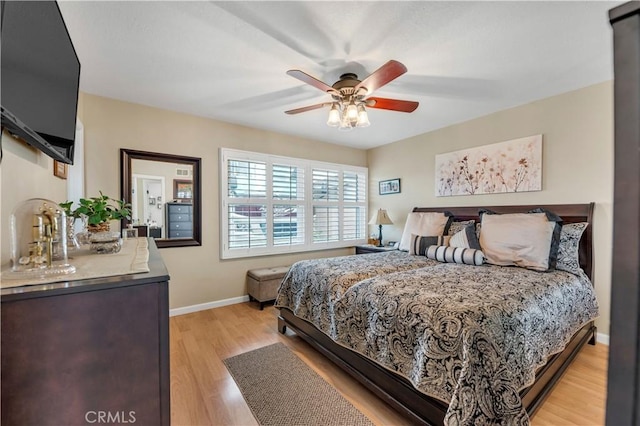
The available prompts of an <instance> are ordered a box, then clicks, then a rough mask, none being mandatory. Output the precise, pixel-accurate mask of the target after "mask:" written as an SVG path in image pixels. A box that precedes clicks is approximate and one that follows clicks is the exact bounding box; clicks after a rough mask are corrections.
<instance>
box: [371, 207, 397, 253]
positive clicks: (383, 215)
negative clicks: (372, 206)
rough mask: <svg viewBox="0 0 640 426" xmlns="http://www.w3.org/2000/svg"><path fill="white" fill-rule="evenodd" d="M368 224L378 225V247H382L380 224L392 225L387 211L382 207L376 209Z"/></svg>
mask: <svg viewBox="0 0 640 426" xmlns="http://www.w3.org/2000/svg"><path fill="white" fill-rule="evenodd" d="M369 225H378V231H379V234H378V247H382V225H393V222H392V221H391V218H389V215H388V214H387V211H386V210H384V209H378V211H377V212H376V213H374V215H373V217H372V218H371V221H370V222H369Z"/></svg>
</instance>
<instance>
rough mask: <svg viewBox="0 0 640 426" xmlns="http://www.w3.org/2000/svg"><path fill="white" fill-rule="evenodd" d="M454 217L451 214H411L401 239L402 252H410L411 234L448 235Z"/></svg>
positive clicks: (408, 216)
mask: <svg viewBox="0 0 640 426" xmlns="http://www.w3.org/2000/svg"><path fill="white" fill-rule="evenodd" d="M452 219H453V215H452V214H451V212H411V213H409V214H408V215H407V222H406V223H405V225H404V231H403V232H402V237H401V238H400V246H399V247H398V248H399V249H400V250H404V251H409V246H410V245H411V234H416V235H447V232H448V231H449V226H450V225H451V221H452Z"/></svg>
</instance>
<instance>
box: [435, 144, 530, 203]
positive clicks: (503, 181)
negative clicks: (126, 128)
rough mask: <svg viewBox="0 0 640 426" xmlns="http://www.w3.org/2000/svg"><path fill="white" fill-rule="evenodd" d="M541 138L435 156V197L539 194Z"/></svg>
mask: <svg viewBox="0 0 640 426" xmlns="http://www.w3.org/2000/svg"><path fill="white" fill-rule="evenodd" d="M541 189H542V135H534V136H528V137H525V138H520V139H513V140H510V141H506V142H499V143H494V144H490V145H484V146H481V147H478V148H470V149H464V150H461V151H454V152H449V153H446V154H439V155H436V196H438V197H446V196H452V195H473V194H494V193H500V192H526V191H540V190H541Z"/></svg>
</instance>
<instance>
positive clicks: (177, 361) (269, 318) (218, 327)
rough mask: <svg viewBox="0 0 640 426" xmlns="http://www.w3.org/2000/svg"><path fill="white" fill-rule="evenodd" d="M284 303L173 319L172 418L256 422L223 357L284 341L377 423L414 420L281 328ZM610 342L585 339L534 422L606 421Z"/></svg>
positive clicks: (185, 422)
mask: <svg viewBox="0 0 640 426" xmlns="http://www.w3.org/2000/svg"><path fill="white" fill-rule="evenodd" d="M277 315H278V311H277V309H275V308H273V307H272V306H268V307H265V308H264V310H263V311H260V310H259V308H258V306H257V304H256V303H249V302H247V303H241V304H237V305H231V306H226V307H222V308H216V309H210V310H206V311H201V312H196V313H193V314H188V315H181V316H176V317H172V318H171V319H170V323H169V324H170V335H171V337H170V342H171V343H170V347H171V424H172V425H174V426H176V425H256V424H257V423H256V421H255V419H254V418H253V415H252V414H251V411H250V410H249V408H248V407H247V405H246V404H245V402H244V399H243V398H242V395H241V394H240V392H239V390H238V388H237V387H236V385H235V382H234V381H233V379H232V378H231V376H230V375H229V373H228V372H227V369H226V367H225V366H224V364H223V363H222V360H223V359H226V358H228V357H230V356H233V355H237V354H240V353H243V352H247V351H250V350H252V349H257V348H259V347H262V346H266V345H269V344H271V343H276V342H283V343H285V344H286V345H287V346H289V348H290V349H292V350H293V351H294V352H295V353H296V354H297V355H298V356H299V357H300V358H301V359H302V360H303V361H305V362H306V363H307V364H308V365H309V366H311V368H313V369H314V370H315V371H316V372H317V373H318V374H320V375H321V376H322V377H323V378H324V379H325V380H326V381H327V382H329V383H331V384H332V385H333V386H334V387H335V388H336V389H337V390H338V391H339V392H340V393H341V394H342V395H343V396H344V397H345V398H346V399H348V400H349V401H350V402H351V403H352V404H353V405H354V406H355V407H357V408H358V409H359V410H360V411H361V412H362V413H364V414H365V415H366V416H367V417H369V419H370V420H371V421H372V422H374V423H375V424H376V425H403V424H407V420H406V419H405V418H404V417H402V416H400V415H399V414H398V413H396V412H395V411H394V410H393V409H392V408H390V407H389V406H387V405H386V404H385V403H384V402H382V401H381V400H380V399H378V398H377V397H376V396H375V395H373V394H372V393H371V392H369V391H368V390H366V389H365V388H364V387H362V386H361V385H360V384H359V383H358V382H356V381H355V380H354V379H352V378H351V377H350V376H348V375H347V374H346V373H343V372H342V370H340V369H339V368H338V367H336V366H335V365H334V364H333V363H332V362H331V361H329V360H327V359H326V358H325V357H323V356H322V355H320V354H319V353H317V352H316V351H315V350H314V349H313V348H312V347H311V346H309V345H308V344H306V343H305V342H304V341H302V339H300V338H299V337H297V336H296V335H295V333H293V332H291V331H287V334H286V336H283V335H281V334H279V333H278V331H277V329H276V318H277ZM607 356H608V347H607V346H605V345H602V344H598V345H596V346H590V345H586V346H585V347H584V348H583V350H582V351H581V352H580V354H578V356H577V358H576V360H575V361H574V362H573V364H572V365H571V366H570V367H569V369H568V370H567V372H566V373H565V375H564V377H563V378H562V380H561V381H560V382H559V383H558V384H557V385H556V387H555V388H554V390H553V391H552V393H551V394H550V396H549V397H548V398H547V400H546V401H545V403H544V405H543V406H542V408H541V409H540V410H539V411H538V412H537V413H536V415H535V416H534V417H533V419H532V425H534V426H544V425H553V426H560V425H583V426H586V425H603V424H604V412H605V395H606V375H607V374H606V372H607Z"/></svg>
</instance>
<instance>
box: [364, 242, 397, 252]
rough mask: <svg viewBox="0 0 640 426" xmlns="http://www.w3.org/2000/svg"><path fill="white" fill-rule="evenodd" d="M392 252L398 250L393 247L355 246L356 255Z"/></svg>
mask: <svg viewBox="0 0 640 426" xmlns="http://www.w3.org/2000/svg"><path fill="white" fill-rule="evenodd" d="M394 250H398V249H397V248H395V247H393V246H391V247H390V246H384V247H378V246H373V245H369V244H367V245H362V246H356V254H369V253H380V252H383V251H394Z"/></svg>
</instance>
